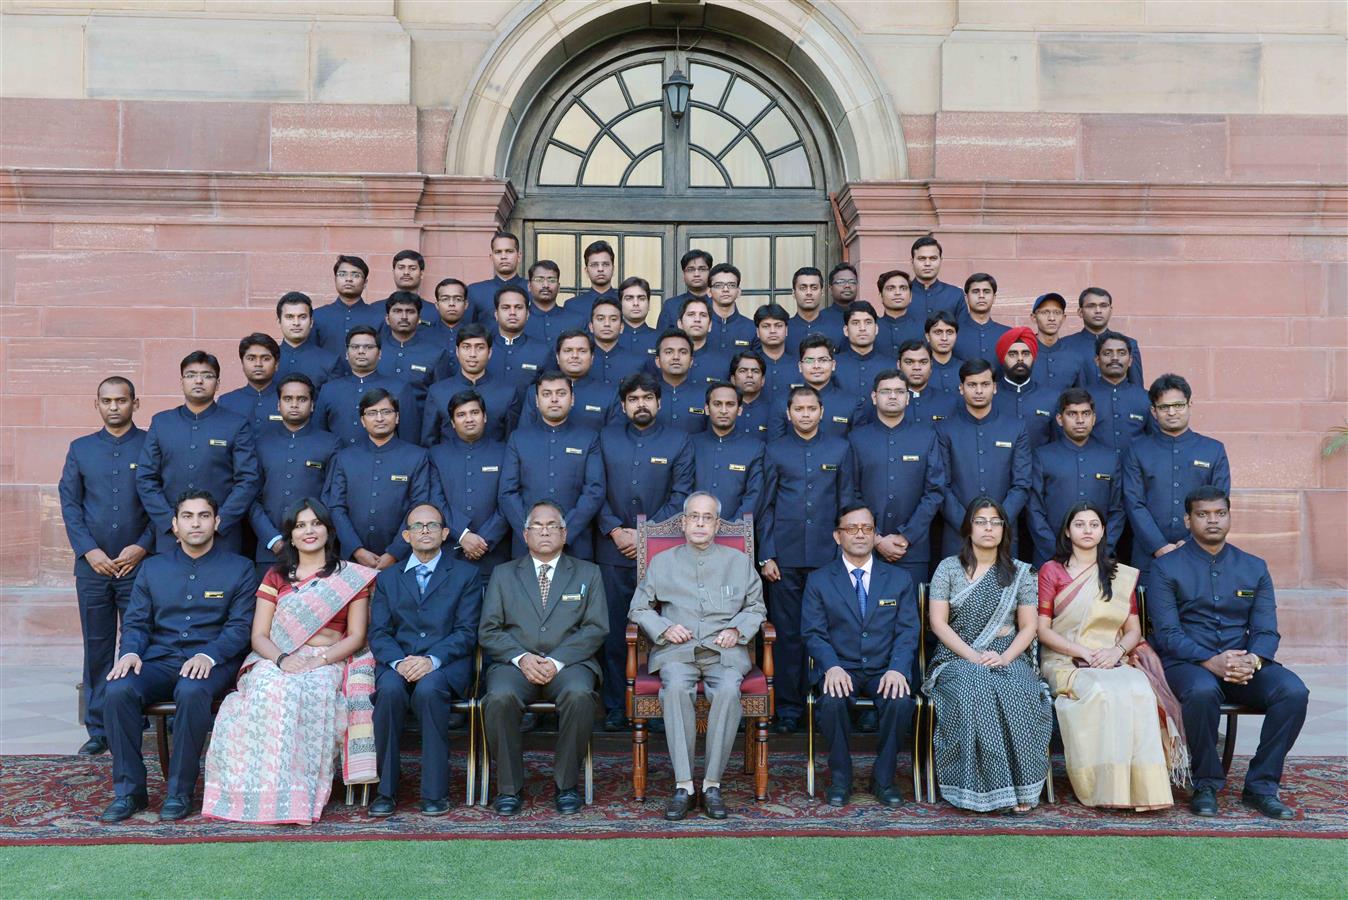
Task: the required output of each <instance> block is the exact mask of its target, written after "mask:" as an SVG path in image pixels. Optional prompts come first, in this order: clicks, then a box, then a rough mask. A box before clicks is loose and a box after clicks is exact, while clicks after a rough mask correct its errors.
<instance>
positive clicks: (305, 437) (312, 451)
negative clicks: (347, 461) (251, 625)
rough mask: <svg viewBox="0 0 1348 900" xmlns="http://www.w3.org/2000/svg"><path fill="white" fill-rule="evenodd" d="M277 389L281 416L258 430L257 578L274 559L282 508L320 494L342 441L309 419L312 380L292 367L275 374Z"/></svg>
mask: <svg viewBox="0 0 1348 900" xmlns="http://www.w3.org/2000/svg"><path fill="white" fill-rule="evenodd" d="M276 392H277V398H278V399H277V410H278V412H279V415H280V417H281V421H280V423H279V424H276V425H272V426H271V427H269V428H267V429H265V430H263V432H262V433H261V434H259V435H258V438H257V459H258V465H259V467H260V468H261V472H262V487H261V490H260V491H259V492H258V495H257V499H256V500H254V501H253V505H252V507H251V509H250V510H249V513H248V522H249V524H250V525H251V526H252V528H253V534H254V535H256V536H257V546H256V548H255V549H254V552H253V560H254V565H255V567H256V569H257V577H258V579H259V580H261V579H262V577H263V576H264V575H266V574H267V570H268V569H270V568H271V567H272V566H274V565H275V564H276V553H275V548H276V545H277V544H278V543H279V542H280V541H281V539H282V534H281V523H282V522H283V521H285V514H286V510H288V509H290V508H291V507H292V506H294V505H295V504H296V503H298V502H299V501H300V500H303V499H304V498H305V497H320V496H322V494H323V485H324V484H325V483H326V481H327V478H328V474H329V473H330V472H331V471H332V460H333V457H334V456H336V455H337V451H338V450H340V449H341V447H342V442H341V439H340V438H338V437H337V435H335V434H332V433H331V432H327V431H324V430H322V429H321V428H319V427H318V426H317V425H316V424H315V423H314V421H313V411H314V395H315V394H316V393H317V391H315V390H314V383H313V382H312V381H310V380H309V379H308V378H306V377H305V376H304V375H301V374H300V373H298V372H295V373H293V374H291V375H286V376H283V377H281V378H279V379H278V380H277V388H276Z"/></svg>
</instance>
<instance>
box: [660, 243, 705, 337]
mask: <svg viewBox="0 0 1348 900" xmlns="http://www.w3.org/2000/svg"><path fill="white" fill-rule="evenodd" d="M714 264H715V260H713V259H712V258H711V254H710V253H708V252H707V251H706V250H699V249H697V248H696V247H694V248H693V249H691V250H689V251H688V252H687V253H685V254H684V255H683V256H682V258H680V259H679V271H680V272H682V273H683V286H684V290H683V292H682V293H679V294H675V295H674V296H673V297H670V298H668V299H666V300H665V302H664V305H662V306H661V307H660V319H659V321H658V322H656V326H655V327H656V328H657V329H658V330H659V331H662V332H663V331H665V330H666V329H669V328H674V327H676V326H677V325H678V324H679V316H680V315H682V313H683V301H685V300H687V299H688V298H689V297H702V298H705V299H708V300H710V298H709V297H707V293H708V287H707V285H708V282H709V281H710V280H711V267H712V265H714Z"/></svg>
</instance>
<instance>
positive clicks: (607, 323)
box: [590, 292, 648, 390]
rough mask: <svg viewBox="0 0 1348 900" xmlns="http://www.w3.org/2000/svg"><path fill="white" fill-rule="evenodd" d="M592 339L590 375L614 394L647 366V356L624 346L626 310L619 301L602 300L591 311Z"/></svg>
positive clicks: (597, 301) (599, 299) (602, 298)
mask: <svg viewBox="0 0 1348 900" xmlns="http://www.w3.org/2000/svg"><path fill="white" fill-rule="evenodd" d="M615 293H616V292H615ZM590 337H591V338H593V344H592V347H593V350H592V353H593V356H594V360H593V362H591V364H590V374H591V376H592V377H594V378H597V379H598V380H599V381H602V382H603V383H604V384H606V385H608V386H609V387H610V388H612V389H613V390H617V388H618V382H620V381H622V380H623V379H624V378H626V377H627V376H628V375H631V374H632V373H633V372H635V371H637V370H638V369H640V368H642V367H644V366H645V365H646V360H647V358H648V357H647V355H646V354H645V353H638V352H637V351H636V350H633V349H632V348H630V347H627V346H625V345H624V344H623V340H622V337H623V314H622V306H621V305H620V304H619V303H618V301H617V300H616V299H610V298H608V297H600V298H598V299H597V300H595V301H594V304H593V305H592V306H591V308H590Z"/></svg>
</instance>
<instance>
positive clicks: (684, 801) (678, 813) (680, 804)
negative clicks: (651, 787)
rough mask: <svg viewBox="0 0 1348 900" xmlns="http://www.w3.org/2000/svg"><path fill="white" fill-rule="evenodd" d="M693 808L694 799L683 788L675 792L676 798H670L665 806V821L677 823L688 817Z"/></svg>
mask: <svg viewBox="0 0 1348 900" xmlns="http://www.w3.org/2000/svg"><path fill="white" fill-rule="evenodd" d="M692 808H693V798H692V797H690V796H689V795H688V792H687V791H685V790H684V789H683V788H679V789H678V790H676V791H675V792H674V796H673V797H670V798H669V802H668V803H666V804H665V819H666V820H667V821H670V822H677V821H679V820H680V819H682V818H685V817H686V816H687V815H688V810H690V809H692Z"/></svg>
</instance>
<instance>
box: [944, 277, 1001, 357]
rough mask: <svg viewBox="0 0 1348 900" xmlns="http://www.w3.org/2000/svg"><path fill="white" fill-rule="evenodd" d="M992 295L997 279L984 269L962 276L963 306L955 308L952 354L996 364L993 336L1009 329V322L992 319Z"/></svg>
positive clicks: (995, 297) (994, 294)
mask: <svg viewBox="0 0 1348 900" xmlns="http://www.w3.org/2000/svg"><path fill="white" fill-rule="evenodd" d="M996 299H997V279H995V278H993V277H992V276H991V275H989V274H987V273H986V272H975V273H974V274H973V275H970V276H969V277H968V278H966V279H965V280H964V308H963V309H961V310H960V312H959V320H960V325H959V334H958V335H957V336H956V338H955V349H954V353H955V356H957V357H958V358H960V359H986V360H988V361H989V362H991V363H993V364H994V365H996V363H997V360H998V357H997V354H996V346H997V340H998V339H999V338H1001V336H1002V335H1004V334H1006V332H1007V331H1008V330H1010V326H1008V325H1003V324H1002V323H1001V322H994V321H993V319H992V304H993V302H994V301H995V300H996Z"/></svg>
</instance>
